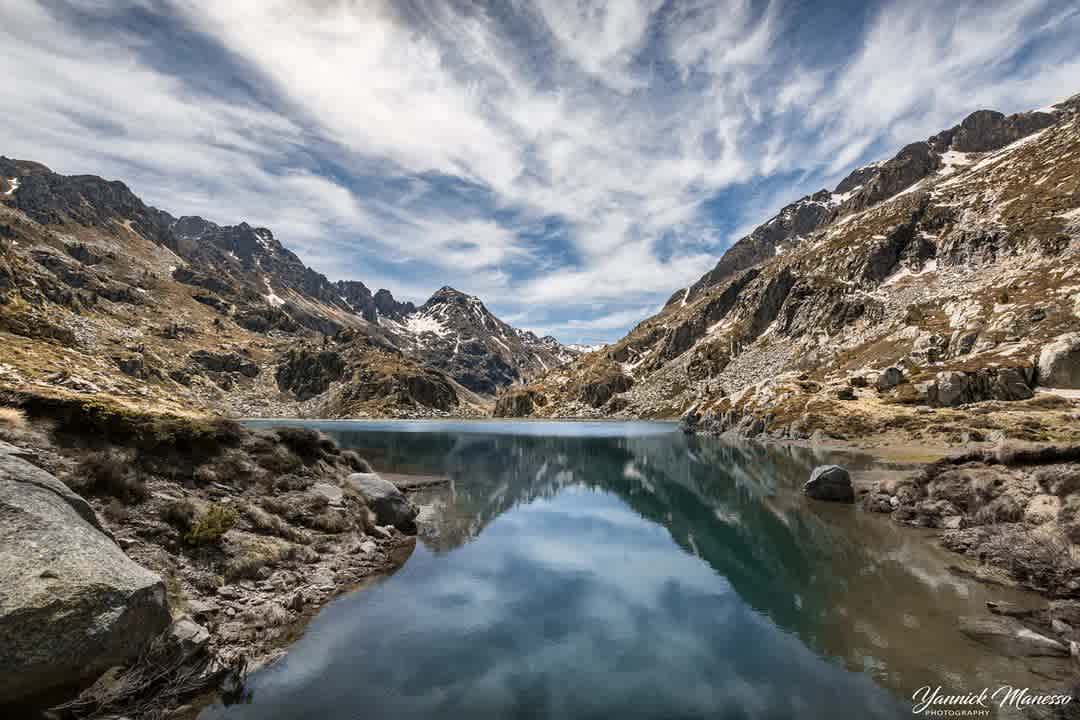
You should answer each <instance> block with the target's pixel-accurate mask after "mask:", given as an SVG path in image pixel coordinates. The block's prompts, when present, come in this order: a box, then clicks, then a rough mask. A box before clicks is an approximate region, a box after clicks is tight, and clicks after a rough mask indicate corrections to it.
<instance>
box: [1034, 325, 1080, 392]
mask: <svg viewBox="0 0 1080 720" xmlns="http://www.w3.org/2000/svg"><path fill="white" fill-rule="evenodd" d="M1038 373H1039V384H1040V385H1043V386H1046V387H1053V388H1068V389H1073V390H1075V389H1080V333H1072V334H1069V335H1062V336H1061V337H1059V338H1057V339H1055V340H1054V341H1053V342H1052V343H1050V344H1048V345H1045V346H1044V347H1043V349H1042V351H1041V352H1040V353H1039V370H1038Z"/></svg>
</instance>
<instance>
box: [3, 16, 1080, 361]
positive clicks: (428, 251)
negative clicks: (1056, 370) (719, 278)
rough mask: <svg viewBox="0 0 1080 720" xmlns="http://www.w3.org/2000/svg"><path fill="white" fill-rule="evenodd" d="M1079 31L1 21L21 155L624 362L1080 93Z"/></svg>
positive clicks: (721, 24)
mask: <svg viewBox="0 0 1080 720" xmlns="http://www.w3.org/2000/svg"><path fill="white" fill-rule="evenodd" d="M1077 37H1080V7H1078V6H1077V5H1076V4H1075V2H1055V1H1051V0H1016V1H1013V2H1003V3H993V2H986V1H983V0H966V1H965V0H958V1H955V2H937V3H932V2H919V1H918V0H903V1H899V0H898V1H896V2H877V3H869V2H867V3H864V2H834V3H824V2H809V1H802V2H794V1H790V2H779V1H775V0H774V2H737V1H736V2H704V1H703V0H608V1H607V2H604V1H603V0H559V1H557V0H533V1H531V2H526V1H525V0H503V1H502V2H492V3H486V4H485V3H482V2H479V1H477V0H460V1H459V0H442V1H439V2H432V1H430V0H426V1H425V0H397V1H395V2H390V1H389V0H387V1H386V2H383V1H381V0H354V1H352V2H346V1H344V0H291V1H289V2H285V1H284V0H229V1H228V2H211V1H210V0H111V1H110V0H67V1H62V0H52V1H49V2H38V1H36V0H0V65H2V67H3V70H2V73H3V80H2V82H0V108H2V114H0V127H2V128H3V132H2V134H0V153H2V154H5V155H8V156H10V157H18V158H25V159H33V160H38V161H41V162H44V163H46V164H47V165H49V166H50V167H52V168H53V169H55V170H57V171H59V172H64V173H95V174H100V175H102V176H105V177H109V178H118V179H122V180H124V181H125V182H127V183H128V184H129V185H130V186H131V187H132V189H133V190H135V191H136V192H137V193H139V194H140V195H141V196H142V197H143V198H144V199H145V200H147V201H148V202H150V203H151V204H154V205H157V206H159V207H161V208H163V209H165V210H168V211H169V212H172V213H173V214H176V215H180V214H198V215H203V216H204V217H207V218H210V219H212V220H214V221H216V222H220V223H230V224H231V223H236V222H240V221H241V220H247V221H248V222H251V223H253V224H258V225H265V226H267V227H270V228H271V229H272V230H273V231H274V233H275V235H277V237H278V238H279V239H280V240H281V241H282V242H283V243H285V244H286V245H287V246H288V247H290V248H291V249H293V250H295V251H296V252H297V253H298V254H299V255H300V256H301V257H302V258H303V259H304V260H305V261H306V262H307V263H309V264H310V265H312V266H313V267H315V268H316V269H318V270H320V271H321V272H323V273H325V274H326V275H327V276H329V277H330V278H331V279H342V278H350V279H358V280H362V281H364V282H365V283H366V284H368V285H369V286H371V287H372V288H373V289H374V288H378V287H386V288H388V289H390V290H391V291H392V292H393V293H394V294H395V295H396V296H398V297H401V298H406V299H412V300H417V301H422V300H424V299H425V298H426V297H427V296H428V295H429V294H430V293H431V292H432V291H434V290H435V289H437V288H439V287H440V286H442V285H447V284H449V285H453V286H454V287H457V288H459V289H461V290H464V291H466V292H470V293H473V294H476V295H479V296H480V297H481V298H482V299H483V300H484V301H485V302H486V303H487V304H488V305H489V307H491V308H492V309H493V310H494V311H495V312H496V313H498V314H500V315H501V316H502V317H503V318H504V319H507V320H509V321H510V322H513V323H514V324H516V325H518V326H520V327H525V328H529V329H533V330H536V331H539V332H541V333H552V334H554V335H556V336H557V337H559V338H560V339H561V340H563V341H565V342H598V341H609V340H613V339H616V338H617V337H619V336H621V335H622V334H623V333H624V332H625V331H626V330H627V329H628V328H629V327H631V326H632V325H633V324H635V323H636V322H637V321H639V320H641V319H643V318H644V317H645V316H647V315H649V314H650V313H651V312H653V311H654V310H656V309H657V308H658V307H659V306H660V305H661V304H662V303H663V301H664V300H665V299H666V298H667V297H668V296H669V295H670V294H671V293H672V292H673V291H674V290H675V289H677V288H679V287H681V286H684V285H686V284H688V283H689V282H692V281H693V280H695V279H696V278H697V277H698V276H700V275H701V274H702V273H703V272H705V271H706V270H708V269H709V268H710V267H711V266H712V265H713V264H714V263H715V262H716V259H717V257H718V256H719V255H720V254H721V253H722V252H723V250H724V248H726V247H727V246H728V245H729V244H730V243H731V242H732V241H734V240H735V239H737V238H738V237H740V236H741V235H742V234H744V233H745V232H747V231H748V230H749V229H751V228H752V227H753V226H754V225H756V224H758V223H759V222H761V221H762V220H764V219H765V218H767V217H768V216H769V215H770V214H772V213H773V212H775V210H777V209H778V208H779V207H781V206H782V205H784V204H786V203H787V202H789V201H791V200H793V199H795V198H796V197H798V196H800V195H802V194H805V193H807V192H812V191H814V190H817V189H819V188H821V187H831V186H832V185H834V184H835V183H836V182H837V181H838V180H839V179H840V178H841V177H843V175H844V174H846V173H847V172H848V171H849V170H850V169H851V168H852V167H855V166H857V165H858V164H862V163H865V162H867V161H870V160H874V159H879V158H882V157H885V156H889V155H891V154H892V153H894V152H895V150H896V149H898V148H899V147H900V146H901V145H903V144H906V143H907V142H910V141H913V140H917V139H922V138H925V137H927V136H929V135H931V134H932V133H934V132H936V131H937V130H940V129H943V128H945V127H948V126H951V125H952V124H955V123H956V122H958V121H959V120H960V119H962V118H963V117H964V115H966V114H967V113H968V112H970V111H971V110H974V109H977V108H980V107H990V108H995V109H999V110H1002V111H1005V112H1015V111H1018V110H1024V109H1031V108H1035V107H1040V106H1044V105H1047V104H1050V103H1052V102H1056V101H1058V100H1061V99H1064V98H1065V97H1068V96H1069V95H1072V94H1074V93H1077V92H1080V42H1077V40H1076V38H1077Z"/></svg>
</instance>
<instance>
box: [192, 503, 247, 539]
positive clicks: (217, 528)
mask: <svg viewBox="0 0 1080 720" xmlns="http://www.w3.org/2000/svg"><path fill="white" fill-rule="evenodd" d="M235 524H236V512H235V511H233V509H232V508H228V507H225V506H224V505H211V506H209V507H208V508H207V509H206V511H205V512H203V514H202V515H200V516H199V519H198V520H196V521H195V522H194V524H193V525H192V526H191V529H190V530H188V533H187V535H185V536H184V540H186V541H187V543H188V544H189V545H212V544H215V543H217V542H218V541H219V540H221V536H222V535H224V534H225V533H227V532H228V531H229V530H231V529H232V527H233V525H235Z"/></svg>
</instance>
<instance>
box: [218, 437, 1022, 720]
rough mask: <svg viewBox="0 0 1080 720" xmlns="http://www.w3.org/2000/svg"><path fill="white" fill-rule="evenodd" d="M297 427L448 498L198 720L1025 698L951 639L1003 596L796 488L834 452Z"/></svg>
mask: <svg viewBox="0 0 1080 720" xmlns="http://www.w3.org/2000/svg"><path fill="white" fill-rule="evenodd" d="M307 424H309V425H312V426H315V427H319V428H320V429H322V430H324V431H325V432H327V433H328V434H331V435H333V436H334V437H335V438H337V439H338V440H339V442H341V443H342V444H343V445H345V446H349V447H354V448H356V449H358V450H359V451H360V452H361V454H362V455H364V456H365V457H367V458H369V459H370V460H371V462H372V463H373V465H374V466H375V467H376V469H377V470H379V471H382V472H388V473H390V472H405V473H418V474H440V475H446V476H448V477H449V478H450V483H449V484H448V485H447V486H445V487H441V488H437V489H431V490H426V491H424V492H423V493H422V494H419V495H417V496H416V497H415V500H416V501H417V502H418V503H420V504H421V505H422V507H423V513H422V515H421V520H422V523H421V525H422V532H421V537H420V540H419V542H418V543H417V547H416V550H415V552H414V553H413V554H412V556H411V558H410V559H409V560H408V562H407V563H406V565H405V566H404V567H403V568H402V569H401V570H400V571H398V572H397V573H395V574H394V575H392V576H391V577H389V578H387V579H385V580H384V581H382V582H380V583H378V584H376V585H374V586H373V587H369V588H367V589H364V590H362V591H359V592H355V593H352V594H349V595H347V596H344V597H342V598H340V599H339V600H337V601H336V602H334V603H332V604H331V605H329V606H328V607H326V608H325V609H324V610H323V611H322V612H321V613H320V614H319V615H318V616H317V617H316V618H315V619H314V621H313V622H312V623H311V625H310V627H309V628H308V630H307V632H306V633H305V635H304V636H303V637H302V638H301V639H300V640H299V641H298V642H297V643H296V645H295V646H293V647H292V648H291V649H290V651H289V653H288V655H286V656H285V658H283V659H282V660H280V661H279V662H277V663H275V664H274V665H272V666H270V667H269V668H267V669H265V670H263V671H260V672H258V673H256V674H254V675H253V676H252V678H251V682H250V684H249V691H250V697H249V698H248V701H247V702H246V703H245V704H239V705H232V706H229V707H224V706H222V705H216V706H214V707H211V708H208V709H207V710H206V711H205V712H204V713H203V716H202V717H203V718H206V719H210V718H259V719H261V720H262V719H273V718H282V719H285V718H288V719H290V720H292V719H295V720H299V719H301V718H328V719H337V718H340V719H342V720H345V719H350V720H351V719H354V718H388V719H389V718H394V719H406V718H731V719H735V718H777V719H779V718H784V719H787V718H796V717H797V718H841V717H842V718H849V717H850V718H892V717H910V716H911V703H910V701H909V700H908V698H909V697H910V695H911V693H912V691H914V690H915V689H916V688H918V687H919V686H921V685H924V684H933V685H937V684H941V685H944V686H945V687H946V688H949V687H954V688H956V689H958V690H959V689H962V688H969V687H971V688H981V687H983V686H984V685H994V686H996V685H998V684H1002V683H1005V682H1009V681H1012V682H1017V683H1022V684H1026V685H1032V686H1033V687H1034V684H1033V683H1032V682H1031V680H1032V677H1031V676H1030V675H1029V674H1028V671H1027V670H1026V668H1024V667H1021V666H1017V665H1016V664H1014V663H1011V662H1010V661H1007V660H1003V659H999V658H995V657H993V656H989V655H987V654H986V653H985V652H983V651H982V650H981V649H980V648H978V647H977V646H975V645H974V644H972V643H970V642H969V641H967V640H966V639H965V638H964V637H963V636H961V635H960V634H959V633H958V632H957V631H956V629H955V620H956V617H957V616H958V615H961V614H970V613H976V612H982V611H984V610H983V604H984V602H985V600H987V599H991V598H994V599H1002V598H1003V597H1005V596H1004V595H1002V592H993V593H991V592H989V591H988V590H986V589H985V588H983V587H981V586H979V585H975V584H972V583H970V582H968V581H966V580H963V579H961V578H958V577H956V576H955V575H953V574H951V573H949V572H948V571H947V569H946V564H947V563H948V562H949V558H947V557H945V556H944V555H943V554H942V553H941V552H940V551H938V550H936V549H935V548H934V547H933V546H932V545H931V543H929V542H927V541H926V539H925V538H924V537H922V536H921V535H920V534H919V533H916V532H915V531H911V530H904V529H900V528H896V527H894V526H893V525H892V524H890V523H889V522H888V521H887V520H884V519H883V518H881V517H877V516H872V515H870V514H868V513H864V512H861V511H859V510H857V509H855V508H853V507H851V506H840V505H833V504H828V503H817V502H812V501H808V500H806V499H805V498H803V497H802V496H801V495H799V493H798V487H799V485H800V484H801V483H802V482H803V481H804V480H805V479H806V477H807V476H808V475H809V471H810V469H811V468H812V467H813V466H814V465H816V464H819V463H821V462H825V461H829V460H835V459H837V458H835V457H832V456H828V455H825V454H815V453H814V452H812V451H809V450H802V449H793V448H764V447H760V446H739V445H730V444H725V443H723V442H721V441H718V440H715V439H709V438H694V437H686V436H684V435H682V434H681V433H679V432H677V431H676V430H675V428H674V427H673V426H672V425H668V424H662V423H625V424H621V423H540V422H486V423H480V422H434V421H425V422H397V421H387V422H354V423H345V422H315V423H307ZM841 460H843V461H844V462H845V463H846V464H848V466H849V467H857V466H859V465H860V464H865V463H866V462H867V461H865V460H859V459H857V458H841Z"/></svg>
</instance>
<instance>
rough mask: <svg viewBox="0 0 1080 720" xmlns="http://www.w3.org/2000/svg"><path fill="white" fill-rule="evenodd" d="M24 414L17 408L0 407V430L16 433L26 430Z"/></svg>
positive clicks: (26, 424)
mask: <svg viewBox="0 0 1080 720" xmlns="http://www.w3.org/2000/svg"><path fill="white" fill-rule="evenodd" d="M27 426H28V423H27V421H26V413H24V412H23V411H22V410H19V409H18V408H13V407H0V428H3V429H4V430H13V431H16V432H19V431H23V430H26V428H27Z"/></svg>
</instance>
